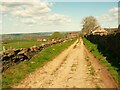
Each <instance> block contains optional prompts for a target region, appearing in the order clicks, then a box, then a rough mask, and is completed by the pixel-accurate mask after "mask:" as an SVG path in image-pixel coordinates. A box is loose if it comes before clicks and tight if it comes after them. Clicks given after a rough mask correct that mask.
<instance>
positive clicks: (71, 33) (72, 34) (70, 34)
mask: <svg viewBox="0 0 120 90" xmlns="http://www.w3.org/2000/svg"><path fill="white" fill-rule="evenodd" d="M77 36H78V32H70V33H68V34H67V36H66V38H74V37H77Z"/></svg>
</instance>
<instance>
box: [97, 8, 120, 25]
mask: <svg viewBox="0 0 120 90" xmlns="http://www.w3.org/2000/svg"><path fill="white" fill-rule="evenodd" d="M119 11H120V8H118V7H115V8H112V9H110V10H109V11H108V12H107V13H106V14H103V15H101V16H98V17H97V18H98V20H100V21H104V22H107V23H108V22H116V21H118V19H120V16H119V15H118V12H119Z"/></svg>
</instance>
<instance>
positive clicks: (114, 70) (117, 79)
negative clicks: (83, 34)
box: [83, 38, 120, 84]
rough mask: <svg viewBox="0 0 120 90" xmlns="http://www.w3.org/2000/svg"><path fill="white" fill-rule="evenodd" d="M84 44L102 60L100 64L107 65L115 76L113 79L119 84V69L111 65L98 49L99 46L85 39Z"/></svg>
mask: <svg viewBox="0 0 120 90" xmlns="http://www.w3.org/2000/svg"><path fill="white" fill-rule="evenodd" d="M83 42H84V44H85V46H86V47H87V48H88V49H89V50H90V52H91V53H92V54H93V55H94V56H95V57H96V58H97V59H99V60H100V63H101V64H103V65H105V66H106V67H107V69H108V71H109V72H110V74H111V75H112V76H113V78H114V79H115V80H116V82H117V83H118V84H119V83H120V75H119V72H118V71H117V69H118V68H116V67H114V66H112V65H111V63H109V62H108V61H107V60H106V58H105V57H104V56H103V54H102V53H101V52H99V50H98V49H97V44H94V43H91V42H90V41H89V40H87V39H86V38H83Z"/></svg>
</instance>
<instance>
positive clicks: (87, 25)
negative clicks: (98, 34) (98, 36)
mask: <svg viewBox="0 0 120 90" xmlns="http://www.w3.org/2000/svg"><path fill="white" fill-rule="evenodd" d="M82 25H83V28H82V32H83V33H86V34H88V33H90V32H91V30H94V28H95V27H96V26H97V25H98V22H97V19H96V18H95V17H93V16H88V17H85V18H84V19H83V21H82Z"/></svg>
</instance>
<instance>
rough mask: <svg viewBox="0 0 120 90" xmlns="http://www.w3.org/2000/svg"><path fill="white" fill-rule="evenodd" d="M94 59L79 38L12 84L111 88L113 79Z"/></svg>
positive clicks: (31, 86) (38, 86)
mask: <svg viewBox="0 0 120 90" xmlns="http://www.w3.org/2000/svg"><path fill="white" fill-rule="evenodd" d="M93 59H94V60H93ZM96 61H97V60H96ZM96 61H95V58H94V57H93V56H92V55H91V54H90V52H89V51H88V50H87V49H86V48H85V46H84V45H83V41H82V39H80V40H77V41H76V42H75V43H74V44H73V45H71V46H70V47H69V48H68V49H66V50H65V51H63V52H62V53H61V54H60V55H58V56H57V57H56V58H55V59H53V60H52V61H50V62H48V63H47V64H45V65H44V66H43V67H42V68H39V69H37V70H36V71H35V72H33V73H31V74H30V75H28V76H27V77H26V78H25V79H24V80H23V81H22V82H21V83H20V84H19V85H17V86H13V87H14V88H115V87H116V85H115V82H114V80H113V79H112V78H111V77H110V75H109V73H108V72H107V70H106V69H105V70H104V69H103V68H104V67H103V66H101V65H100V64H99V63H98V62H96ZM101 73H103V74H101ZM106 79H107V80H106Z"/></svg>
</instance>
